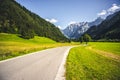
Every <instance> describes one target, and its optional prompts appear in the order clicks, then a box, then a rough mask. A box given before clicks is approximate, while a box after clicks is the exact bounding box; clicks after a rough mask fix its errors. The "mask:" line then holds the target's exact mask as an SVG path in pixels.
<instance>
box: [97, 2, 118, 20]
mask: <svg viewBox="0 0 120 80" xmlns="http://www.w3.org/2000/svg"><path fill="white" fill-rule="evenodd" d="M119 10H120V5H117V4H112V7H110V8H109V9H107V10H102V11H101V12H100V13H98V14H97V15H98V16H99V17H102V18H105V17H107V16H108V15H110V14H113V13H115V12H116V11H119Z"/></svg>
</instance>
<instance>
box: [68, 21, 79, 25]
mask: <svg viewBox="0 0 120 80" xmlns="http://www.w3.org/2000/svg"><path fill="white" fill-rule="evenodd" d="M75 23H77V22H76V21H70V22H69V23H68V25H70V24H75Z"/></svg>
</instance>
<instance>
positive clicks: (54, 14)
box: [17, 0, 120, 29]
mask: <svg viewBox="0 0 120 80" xmlns="http://www.w3.org/2000/svg"><path fill="white" fill-rule="evenodd" d="M17 2H19V3H20V4H21V5H23V6H25V7H26V8H27V9H29V10H30V11H32V12H34V13H36V14H38V15H39V16H41V17H42V18H44V19H46V20H47V21H50V22H52V23H54V24H55V25H56V26H59V27H61V29H64V28H65V27H67V25H68V24H70V23H74V22H83V21H87V22H90V21H93V20H94V19H96V18H97V17H98V16H101V15H104V14H106V12H105V11H107V10H109V9H110V8H112V7H116V6H117V7H118V6H119V5H120V0H17ZM119 7H120V6H119Z"/></svg>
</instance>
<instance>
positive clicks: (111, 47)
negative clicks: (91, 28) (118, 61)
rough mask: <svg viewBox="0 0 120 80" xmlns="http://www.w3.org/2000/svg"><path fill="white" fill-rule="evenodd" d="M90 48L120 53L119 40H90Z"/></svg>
mask: <svg viewBox="0 0 120 80" xmlns="http://www.w3.org/2000/svg"><path fill="white" fill-rule="evenodd" d="M89 45H91V46H92V48H95V49H99V50H103V51H107V52H112V53H114V54H117V55H120V42H117V43H116V42H91V43H89Z"/></svg>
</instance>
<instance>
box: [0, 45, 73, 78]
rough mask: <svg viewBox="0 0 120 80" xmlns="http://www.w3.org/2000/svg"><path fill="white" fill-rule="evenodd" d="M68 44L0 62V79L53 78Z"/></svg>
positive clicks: (68, 47) (67, 49) (67, 48)
mask: <svg viewBox="0 0 120 80" xmlns="http://www.w3.org/2000/svg"><path fill="white" fill-rule="evenodd" d="M70 48H71V47H70V46H65V47H58V48H52V49H47V50H43V51H39V52H35V53H32V54H28V55H25V56H21V57H17V58H13V59H10V60H7V61H1V62H0V80H55V78H56V74H57V73H58V70H59V67H60V65H61V63H62V60H63V58H64V56H65V53H68V51H69V49H70Z"/></svg>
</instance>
